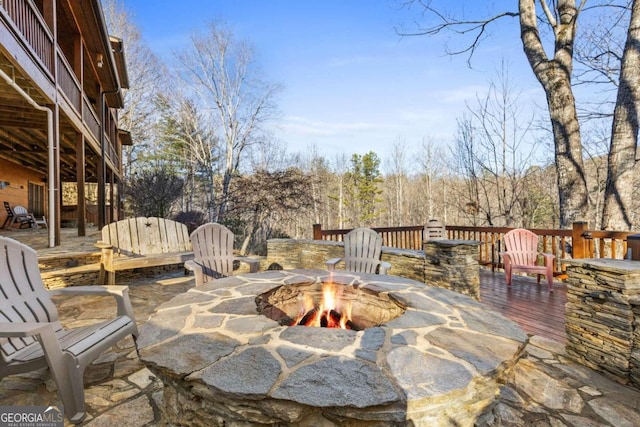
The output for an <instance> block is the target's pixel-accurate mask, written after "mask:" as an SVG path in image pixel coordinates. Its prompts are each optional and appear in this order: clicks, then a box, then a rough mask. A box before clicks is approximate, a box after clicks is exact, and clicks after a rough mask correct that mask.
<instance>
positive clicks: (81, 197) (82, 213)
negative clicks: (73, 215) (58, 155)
mask: <svg viewBox="0 0 640 427" xmlns="http://www.w3.org/2000/svg"><path fill="white" fill-rule="evenodd" d="M84 165H85V152H84V136H83V135H82V134H78V136H77V137H76V176H77V180H76V186H77V190H78V201H77V203H78V205H77V217H78V236H86V235H87V225H86V223H87V204H86V194H85V167H84Z"/></svg>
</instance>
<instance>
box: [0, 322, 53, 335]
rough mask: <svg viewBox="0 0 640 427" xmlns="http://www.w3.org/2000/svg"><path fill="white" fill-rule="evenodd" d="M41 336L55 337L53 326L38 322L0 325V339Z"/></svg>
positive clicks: (4, 323)
mask: <svg viewBox="0 0 640 427" xmlns="http://www.w3.org/2000/svg"><path fill="white" fill-rule="evenodd" d="M42 334H53V335H54V336H55V332H54V330H53V325H52V324H51V323H39V322H38V323H36V322H20V323H9V322H2V323H0V338H17V337H22V338H24V337H30V336H33V335H42Z"/></svg>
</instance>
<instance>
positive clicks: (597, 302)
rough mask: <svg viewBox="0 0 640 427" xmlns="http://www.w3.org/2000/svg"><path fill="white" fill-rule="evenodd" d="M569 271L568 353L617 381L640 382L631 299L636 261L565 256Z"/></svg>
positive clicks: (637, 289)
mask: <svg viewBox="0 0 640 427" xmlns="http://www.w3.org/2000/svg"><path fill="white" fill-rule="evenodd" d="M567 275H568V278H567V280H566V284H567V306H566V316H565V318H566V330H567V346H566V348H567V354H569V355H570V356H571V357H572V358H574V359H575V360H576V361H578V362H580V363H582V364H583V365H585V366H588V367H589V368H591V369H594V370H596V371H599V372H602V373H604V374H606V375H608V376H610V377H612V378H613V379H615V380H617V381H619V382H622V383H625V384H626V383H628V382H629V381H630V380H632V379H633V378H635V380H634V382H635V383H638V382H639V381H638V372H639V371H640V367H639V366H638V364H639V362H638V360H640V355H639V351H640V350H639V349H638V348H637V339H636V336H635V334H634V329H635V325H634V317H635V315H634V310H633V305H634V304H632V301H634V300H636V301H637V298H638V296H640V262H637V261H627V260H616V259H583V260H567ZM635 304H636V305H637V304H638V303H637V302H636V303H635ZM636 310H637V307H636ZM632 354H635V356H634V358H635V362H631V360H632Z"/></svg>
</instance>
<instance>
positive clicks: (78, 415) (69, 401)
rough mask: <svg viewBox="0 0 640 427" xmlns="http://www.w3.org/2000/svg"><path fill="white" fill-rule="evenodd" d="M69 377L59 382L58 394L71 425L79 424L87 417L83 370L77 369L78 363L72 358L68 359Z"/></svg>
mask: <svg viewBox="0 0 640 427" xmlns="http://www.w3.org/2000/svg"><path fill="white" fill-rule="evenodd" d="M66 362H67V364H68V367H67V369H68V370H67V375H66V377H64V376H63V377H62V378H60V381H57V384H56V385H57V386H58V393H59V394H60V399H61V400H62V404H63V405H64V413H65V416H66V417H67V419H68V420H69V421H71V423H73V424H78V423H80V422H81V421H82V420H83V419H84V417H85V416H86V409H85V403H84V383H83V380H82V374H83V372H82V370H80V369H79V368H78V367H76V366H75V365H76V361H75V359H74V358H72V357H66Z"/></svg>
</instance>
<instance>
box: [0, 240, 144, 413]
mask: <svg viewBox="0 0 640 427" xmlns="http://www.w3.org/2000/svg"><path fill="white" fill-rule="evenodd" d="M0 291H1V292H0V347H1V350H2V357H1V358H0V378H3V377H5V376H7V375H13V374H18V373H24V372H29V371H32V370H35V369H39V368H43V367H47V366H48V367H49V370H50V371H51V375H52V377H53V379H54V381H55V383H56V385H57V387H58V394H59V396H60V399H61V400H62V404H63V406H64V412H65V414H66V416H67V418H68V419H69V421H71V422H72V423H79V422H81V421H82V419H83V418H84V416H85V403H84V383H83V380H82V375H83V372H84V370H85V368H86V367H87V366H88V365H89V364H90V363H91V362H92V361H94V360H95V359H96V358H98V356H100V354H102V353H103V352H104V351H105V350H107V349H108V348H109V347H111V346H112V345H114V344H115V343H117V342H118V341H120V340H121V339H122V338H124V337H126V336H127V335H133V336H134V338H135V337H136V336H137V335H138V328H137V326H136V322H135V318H134V316H133V309H132V307H131V303H130V301H129V294H128V291H129V289H128V288H127V287H126V286H75V287H69V288H63V289H56V290H54V291H48V290H47V289H45V287H44V284H43V283H42V279H41V277H40V269H39V268H38V256H37V254H36V252H35V251H34V250H33V249H31V248H30V247H28V246H26V245H23V244H22V243H20V242H17V241H16V240H13V239H10V238H8V237H0ZM58 294H68V295H78V294H91V295H110V296H113V297H114V298H115V299H116V302H117V307H118V313H117V316H116V317H115V318H114V319H112V320H107V321H103V322H99V323H96V324H93V325H88V326H84V327H79V328H73V329H64V328H63V327H62V326H61V325H60V322H59V320H58V312H57V310H56V307H55V305H54V304H53V302H52V301H51V296H52V295H58ZM46 403H47V404H48V403H49V402H46Z"/></svg>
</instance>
